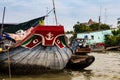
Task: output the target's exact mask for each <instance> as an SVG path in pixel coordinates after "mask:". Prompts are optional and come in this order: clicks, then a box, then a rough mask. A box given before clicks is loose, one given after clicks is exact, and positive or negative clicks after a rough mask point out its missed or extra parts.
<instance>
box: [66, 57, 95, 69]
mask: <svg viewBox="0 0 120 80" xmlns="http://www.w3.org/2000/svg"><path fill="white" fill-rule="evenodd" d="M94 61H95V57H94V56H89V55H73V56H72V57H71V59H70V60H69V62H68V63H67V65H66V68H67V69H73V70H81V69H84V68H86V67H88V66H90V65H91V64H92V63H93V62H94Z"/></svg>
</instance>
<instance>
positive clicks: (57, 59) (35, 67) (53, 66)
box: [0, 45, 72, 73]
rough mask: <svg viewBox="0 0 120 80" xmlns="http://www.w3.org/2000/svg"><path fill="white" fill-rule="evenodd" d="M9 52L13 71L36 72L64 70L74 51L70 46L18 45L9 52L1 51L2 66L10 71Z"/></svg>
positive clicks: (0, 62)
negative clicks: (30, 47) (32, 46)
mask: <svg viewBox="0 0 120 80" xmlns="http://www.w3.org/2000/svg"><path fill="white" fill-rule="evenodd" d="M8 54H9V57H10V64H11V69H12V70H13V71H12V72H14V71H15V72H16V71H18V72H19V71H22V72H28V73H30V72H32V71H33V72H34V71H35V72H36V71H42V70H62V69H63V68H64V67H65V66H66V64H67V62H68V61H69V59H70V58H71V55H72V51H71V49H70V48H68V47H64V48H62V49H61V48H58V47H57V46H42V45H38V46H37V47H34V48H32V49H27V48H24V47H16V48H14V49H11V50H10V51H9V52H5V53H0V67H1V68H2V70H4V71H5V70H6V71H8Z"/></svg>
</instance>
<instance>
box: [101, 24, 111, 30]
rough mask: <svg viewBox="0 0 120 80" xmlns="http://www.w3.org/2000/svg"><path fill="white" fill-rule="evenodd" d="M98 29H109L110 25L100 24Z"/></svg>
mask: <svg viewBox="0 0 120 80" xmlns="http://www.w3.org/2000/svg"><path fill="white" fill-rule="evenodd" d="M100 29H102V30H107V29H110V26H109V25H107V24H101V25H100Z"/></svg>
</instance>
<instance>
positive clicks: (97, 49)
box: [91, 43, 105, 52]
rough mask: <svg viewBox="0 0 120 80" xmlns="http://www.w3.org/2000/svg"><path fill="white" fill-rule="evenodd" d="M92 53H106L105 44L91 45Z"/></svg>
mask: <svg viewBox="0 0 120 80" xmlns="http://www.w3.org/2000/svg"><path fill="white" fill-rule="evenodd" d="M91 51H92V52H105V45H104V43H96V44H94V45H91Z"/></svg>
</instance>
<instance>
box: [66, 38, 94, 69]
mask: <svg viewBox="0 0 120 80" xmlns="http://www.w3.org/2000/svg"><path fill="white" fill-rule="evenodd" d="M72 50H73V52H74V53H73V55H72V57H71V58H70V60H69V62H68V63H67V65H66V68H67V69H79V70H80V69H84V68H86V67H88V66H90V65H91V64H92V63H93V62H94V60H95V57H94V56H92V55H88V54H89V53H90V52H91V49H90V47H89V45H88V44H87V43H86V41H85V39H83V38H76V39H75V40H74V41H73V43H72Z"/></svg>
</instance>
